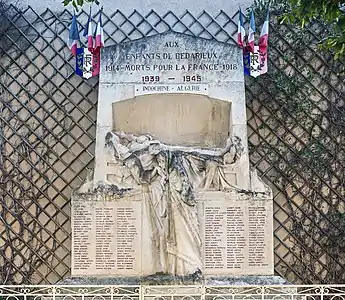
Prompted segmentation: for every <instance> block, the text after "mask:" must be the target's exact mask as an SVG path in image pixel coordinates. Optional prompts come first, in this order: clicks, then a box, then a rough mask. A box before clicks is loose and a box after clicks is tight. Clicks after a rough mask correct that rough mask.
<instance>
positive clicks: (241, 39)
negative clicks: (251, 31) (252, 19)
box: [237, 8, 246, 48]
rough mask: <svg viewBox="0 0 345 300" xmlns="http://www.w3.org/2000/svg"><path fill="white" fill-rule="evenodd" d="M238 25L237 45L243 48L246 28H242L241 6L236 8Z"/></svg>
mask: <svg viewBox="0 0 345 300" xmlns="http://www.w3.org/2000/svg"><path fill="white" fill-rule="evenodd" d="M238 15H239V17H238V27H237V43H238V45H239V46H240V47H241V48H243V47H245V41H244V37H245V35H246V30H245V29H244V25H243V16H242V11H241V8H239V10H238Z"/></svg>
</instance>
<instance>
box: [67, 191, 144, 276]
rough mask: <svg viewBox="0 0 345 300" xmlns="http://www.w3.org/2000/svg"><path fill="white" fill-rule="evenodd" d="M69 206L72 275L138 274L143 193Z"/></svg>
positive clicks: (80, 201) (76, 199)
mask: <svg viewBox="0 0 345 300" xmlns="http://www.w3.org/2000/svg"><path fill="white" fill-rule="evenodd" d="M72 205H73V210H72V212H73V213H72V232H73V235H72V244H73V249H72V253H73V257H72V274H78V275H89V276H90V275H94V276H95V275H108V274H114V275H133V274H137V275H140V274H141V226H142V222H141V216H142V196H140V195H135V196H132V197H127V198H124V199H108V200H97V199H91V200H86V201H85V200H84V199H80V198H79V199H78V198H76V197H74V199H73V201H72Z"/></svg>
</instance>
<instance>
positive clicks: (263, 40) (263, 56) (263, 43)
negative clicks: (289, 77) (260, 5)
mask: <svg viewBox="0 0 345 300" xmlns="http://www.w3.org/2000/svg"><path fill="white" fill-rule="evenodd" d="M268 28H269V10H267V15H266V20H265V22H264V24H263V25H262V28H261V33H260V37H259V53H260V62H261V63H260V64H261V65H262V67H261V74H265V73H266V72H267V48H268Z"/></svg>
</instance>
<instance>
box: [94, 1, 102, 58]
mask: <svg viewBox="0 0 345 300" xmlns="http://www.w3.org/2000/svg"><path fill="white" fill-rule="evenodd" d="M102 11H103V8H102V9H101V10H100V11H99V19H98V23H97V28H96V32H95V41H96V42H95V51H96V50H100V49H101V48H102V47H104V33H103V25H102Z"/></svg>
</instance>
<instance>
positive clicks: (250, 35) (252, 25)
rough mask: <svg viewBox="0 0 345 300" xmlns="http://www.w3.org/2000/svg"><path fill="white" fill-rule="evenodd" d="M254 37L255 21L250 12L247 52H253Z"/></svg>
mask: <svg viewBox="0 0 345 300" xmlns="http://www.w3.org/2000/svg"><path fill="white" fill-rule="evenodd" d="M254 37H255V20H254V12H253V11H252V12H251V14H250V25H249V32H248V45H247V49H248V51H249V52H254Z"/></svg>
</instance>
